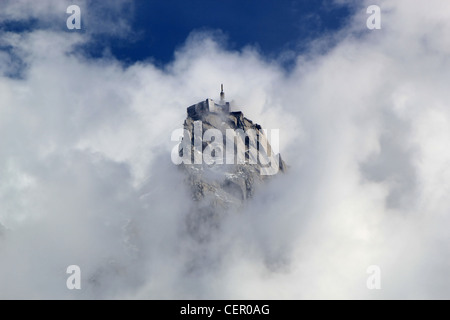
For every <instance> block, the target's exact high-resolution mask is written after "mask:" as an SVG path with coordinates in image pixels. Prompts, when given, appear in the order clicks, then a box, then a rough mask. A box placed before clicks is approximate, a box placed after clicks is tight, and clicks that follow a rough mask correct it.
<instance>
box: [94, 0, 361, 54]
mask: <svg viewBox="0 0 450 320" xmlns="http://www.w3.org/2000/svg"><path fill="white" fill-rule="evenodd" d="M91 4H92V3H91ZM128 10H129V11H128ZM351 13H352V9H351V8H350V7H349V6H348V5H337V4H335V3H333V2H331V1H328V0H326V1H305V0H290V1H274V0H260V1H255V0H245V1H242V0H240V1H239V0H228V1H205V0H193V1H179V0H167V1H154V0H152V1H146V0H137V1H135V2H134V6H133V7H132V8H127V12H126V14H128V17H129V23H130V26H131V33H129V34H128V35H127V36H126V37H120V38H117V37H105V36H104V35H102V36H99V37H97V39H96V40H97V41H95V42H93V43H91V45H90V46H89V49H88V52H87V53H88V54H90V55H92V56H100V55H102V54H103V51H104V49H105V47H108V48H110V50H111V53H112V54H113V55H114V56H116V57H117V58H118V59H120V60H124V61H127V62H134V61H140V60H144V59H148V58H151V59H153V60H154V61H155V62H157V63H167V62H169V61H171V60H172V59H173V54H174V51H175V50H176V49H177V48H178V47H179V46H181V45H182V44H183V43H184V41H185V40H186V38H187V37H188V36H189V34H190V33H191V32H192V31H194V30H214V31H221V32H222V33H223V34H224V35H225V37H226V38H227V45H228V46H229V48H230V49H241V48H242V47H244V46H247V45H251V46H253V47H256V48H258V50H260V52H261V53H262V54H264V55H265V56H268V57H271V58H276V57H278V56H279V55H280V53H282V52H286V51H289V50H293V51H295V52H298V51H301V50H304V49H305V47H306V45H307V43H308V42H309V41H310V40H312V39H314V38H316V37H318V36H321V35H323V34H324V33H328V32H332V31H335V30H338V29H340V28H342V27H343V25H344V24H345V23H346V22H347V18H348V17H349V16H350V14H351Z"/></svg>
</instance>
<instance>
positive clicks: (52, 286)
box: [0, 0, 450, 299]
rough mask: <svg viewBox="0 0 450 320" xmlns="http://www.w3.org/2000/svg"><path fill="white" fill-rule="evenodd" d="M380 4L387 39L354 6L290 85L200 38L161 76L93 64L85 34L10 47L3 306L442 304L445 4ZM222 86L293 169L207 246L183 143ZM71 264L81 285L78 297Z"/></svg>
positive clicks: (4, 88)
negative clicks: (120, 301)
mask: <svg viewBox="0 0 450 320" xmlns="http://www.w3.org/2000/svg"><path fill="white" fill-rule="evenodd" d="M14 3H16V2H14ZM14 3H13V2H11V3H8V5H7V6H6V7H5V8H6V9H7V10H4V12H9V14H10V15H11V16H14V17H15V19H23V18H24V17H23V16H21V15H20V14H19V11H21V10H19V9H18V8H22V6H23V5H24V3H21V4H20V6H18V7H15V5H14ZM40 3H43V4H42V5H40V6H39V7H36V8H38V9H39V8H40V9H39V10H44V11H45V5H44V4H45V3H46V2H45V1H43V2H40ZM369 4H371V3H368V4H367V5H369ZM35 5H36V4H34V2H33V4H31V2H30V3H29V6H35ZM379 5H380V7H381V8H382V29H381V30H375V31H369V30H367V29H366V27H365V26H366V24H365V19H366V17H367V15H366V14H365V10H360V11H357V13H356V15H355V17H354V20H353V21H352V23H351V24H350V25H349V26H348V27H347V28H346V29H345V30H342V31H341V32H339V34H337V35H335V36H334V37H335V38H334V41H336V43H337V44H336V46H335V47H333V48H330V49H329V50H327V51H326V52H323V51H321V50H319V51H320V52H322V53H320V54H319V53H317V52H318V51H313V52H311V53H309V54H304V55H299V57H298V59H297V64H296V66H295V67H294V69H293V70H291V71H289V72H286V71H285V70H283V69H282V68H281V67H280V66H279V65H277V64H276V63H275V62H270V61H267V60H265V59H264V57H262V56H261V55H259V54H258V53H257V52H256V51H254V50H252V49H251V48H247V49H244V50H242V51H229V50H227V49H225V48H224V47H223V46H222V45H221V43H220V40H217V39H216V40H215V38H214V37H213V36H211V34H204V33H203V34H199V33H194V34H193V35H192V36H191V37H190V38H189V39H188V41H187V43H186V45H185V46H184V47H183V48H180V49H179V50H178V52H177V54H176V58H175V61H174V62H173V63H171V64H170V65H168V66H166V67H165V68H164V69H161V68H158V67H156V66H154V65H152V64H151V63H149V62H146V63H138V64H135V65H132V66H130V67H124V66H122V65H121V64H120V63H119V62H118V61H115V60H114V59H112V58H105V59H97V60H90V59H87V58H85V57H83V56H80V55H79V54H77V53H76V52H74V50H73V48H74V46H75V45H76V44H79V43H83V42H86V41H89V36H88V35H86V34H85V35H76V34H68V33H65V32H59V31H51V30H47V29H43V30H36V31H33V32H30V33H27V34H21V35H17V34H11V33H10V34H3V35H2V41H3V42H5V43H7V44H8V45H9V46H10V47H12V48H13V53H11V51H8V52H4V51H2V52H1V55H0V62H1V65H0V71H2V73H3V76H2V77H1V78H0V136H1V137H2V139H0V222H1V223H2V224H3V225H5V226H6V227H7V228H8V229H9V231H8V232H7V233H6V237H3V238H2V240H1V241H0V251H1V254H2V263H1V264H0V288H2V289H1V290H0V297H2V298H16V297H18V298H52V297H53V298H54V297H57V298H99V297H109V298H121V297H132V298H135V297H137V298H288V299H290V298H448V297H449V294H450V283H449V281H448V277H447V276H446V273H447V272H448V270H447V268H446V266H448V264H449V261H450V257H449V256H448V252H450V250H449V243H450V242H449V240H450V239H449V236H448V232H447V227H446V226H448V223H449V216H448V208H449V207H450V203H449V200H448V197H447V196H446V195H447V194H448V191H449V189H450V182H449V181H450V179H449V178H450V177H449V174H450V171H449V169H448V165H449V163H450V151H449V150H448V148H446V146H447V144H448V137H449V134H450V132H449V129H448V128H449V124H450V123H449V122H450V108H449V107H448V101H449V100H450V99H449V98H450V97H449V95H450V94H449V93H448V90H447V89H446V84H447V83H449V80H450V79H449V75H450V62H449V61H448V58H447V56H448V52H449V50H450V43H449V42H448V41H447V40H445V39H449V37H448V33H449V32H450V31H449V30H450V10H446V9H448V8H447V7H446V6H449V5H448V4H444V2H442V1H428V2H427V3H424V2H420V1H415V2H411V1H406V0H405V1H396V2H395V3H393V2H387V1H386V2H383V1H381V2H379ZM363 7H364V6H362V7H361V8H363ZM39 10H37V11H33V12H39ZM23 14H26V11H25V13H23ZM320 45H322V44H320V42H319V46H320ZM9 57H15V58H20V59H21V60H22V61H23V62H24V65H23V66H22V68H24V70H23V76H22V78H11V77H8V73H9V72H10V71H8V72H6V71H5V70H8V68H10V67H9V66H7V65H6V64H7V63H8V61H9V60H8V59H9ZM220 83H224V84H225V88H226V93H227V97H228V98H230V99H234V100H235V102H236V104H237V105H239V106H242V110H243V111H244V113H245V114H246V116H248V117H249V118H250V119H252V120H254V121H256V122H258V123H261V124H262V125H263V127H266V128H269V129H270V128H280V129H281V139H282V140H281V152H282V155H283V156H284V158H285V159H286V162H287V163H288V164H289V165H290V166H291V169H290V171H289V173H288V174H287V175H285V176H281V177H278V178H277V179H274V180H273V181H271V182H270V183H269V184H267V185H266V186H264V187H262V188H260V190H259V192H258V193H257V195H256V197H255V198H254V199H253V200H252V201H251V202H250V203H248V205H247V206H246V208H245V209H244V212H243V213H241V214H230V216H229V217H228V218H226V219H224V221H223V222H222V225H221V228H220V229H217V230H214V231H212V236H211V239H209V240H210V241H208V242H206V243H199V242H198V241H196V240H194V239H192V238H191V237H189V236H188V235H187V233H186V229H185V216H186V213H187V211H188V210H189V207H190V205H191V204H190V203H191V202H190V197H189V193H188V190H186V189H185V186H184V184H183V177H182V175H180V173H179V172H178V171H177V170H176V169H175V168H174V167H173V165H172V164H171V162H170V150H171V148H172V147H173V143H172V142H171V141H170V134H171V132H172V130H173V129H175V128H178V127H179V126H181V124H182V122H183V120H184V118H185V115H186V114H185V112H186V111H185V108H186V107H187V106H188V105H190V104H193V103H196V102H197V101H200V100H203V99H205V98H206V97H211V98H216V96H217V94H218V86H219V84H220ZM71 264H78V265H80V267H81V269H82V274H83V278H82V287H83V290H82V291H81V292H72V291H69V290H67V289H66V288H65V280H66V277H67V275H66V274H65V268H66V267H67V266H69V265H71ZM373 264H375V265H379V266H380V267H381V271H382V290H379V291H378V290H375V291H370V290H368V289H367V288H366V286H365V284H366V279H367V276H368V275H367V274H366V269H367V267H368V266H369V265H373ZM6 288H7V289H6Z"/></svg>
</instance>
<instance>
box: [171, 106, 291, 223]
mask: <svg viewBox="0 0 450 320" xmlns="http://www.w3.org/2000/svg"><path fill="white" fill-rule="evenodd" d="M211 110H213V111H211ZM187 111H188V112H187V113H188V115H187V118H186V120H185V122H184V135H183V140H182V142H181V143H180V146H179V154H178V155H179V157H180V159H181V158H182V159H183V163H182V164H181V165H180V167H181V168H182V170H183V171H184V172H185V174H186V182H187V183H188V185H189V187H190V190H191V191H192V198H193V199H194V200H195V203H196V206H195V209H194V210H193V211H195V216H196V219H195V220H197V219H199V218H202V217H203V218H205V219H206V218H207V217H208V216H218V215H220V214H221V213H223V212H225V211H230V210H239V208H240V207H241V206H242V205H243V204H244V202H245V200H246V199H249V198H251V197H252V196H253V195H254V193H255V192H256V189H257V188H258V186H259V185H260V184H262V183H263V182H264V181H265V180H266V179H269V178H270V176H272V175H275V174H278V173H279V172H284V171H285V164H284V162H283V160H282V159H281V156H280V155H279V154H276V153H275V152H274V151H276V150H275V149H276V148H274V150H272V147H271V145H270V143H269V141H268V139H267V137H266V134H265V133H264V131H263V129H262V128H261V126H260V125H258V124H256V123H254V122H253V121H251V120H249V119H247V118H246V117H244V114H243V113H242V112H240V111H238V112H229V104H225V103H222V104H216V103H214V102H213V101H212V100H210V99H207V100H206V101H204V102H200V103H198V104H196V105H193V106H191V107H189V108H188V110H187ZM271 133H272V132H271ZM274 138H275V139H278V135H277V134H273V136H272V139H271V140H272V142H273V141H274Z"/></svg>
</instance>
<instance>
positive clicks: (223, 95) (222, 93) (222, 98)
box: [220, 84, 225, 101]
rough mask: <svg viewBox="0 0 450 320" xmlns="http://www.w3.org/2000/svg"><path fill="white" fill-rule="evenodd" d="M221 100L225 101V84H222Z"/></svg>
mask: <svg viewBox="0 0 450 320" xmlns="http://www.w3.org/2000/svg"><path fill="white" fill-rule="evenodd" d="M220 90H221V91H220V101H225V92H223V84H221V85H220Z"/></svg>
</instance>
